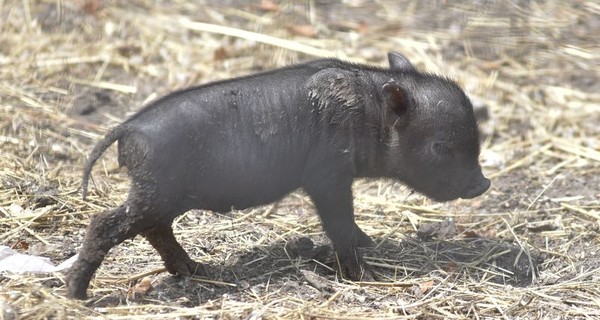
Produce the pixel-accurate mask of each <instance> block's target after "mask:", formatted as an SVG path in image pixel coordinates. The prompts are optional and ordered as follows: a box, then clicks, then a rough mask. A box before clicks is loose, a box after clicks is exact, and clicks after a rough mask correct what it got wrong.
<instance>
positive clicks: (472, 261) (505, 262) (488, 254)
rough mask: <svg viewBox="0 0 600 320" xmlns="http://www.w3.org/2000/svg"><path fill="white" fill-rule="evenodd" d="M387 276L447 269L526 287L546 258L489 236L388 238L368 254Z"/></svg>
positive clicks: (393, 276)
mask: <svg viewBox="0 0 600 320" xmlns="http://www.w3.org/2000/svg"><path fill="white" fill-rule="evenodd" d="M365 256H366V257H367V261H369V262H370V264H372V265H374V266H375V268H374V269H375V271H376V272H378V273H380V274H381V275H382V276H383V277H384V278H388V279H394V278H396V279H397V278H400V279H401V281H402V279H404V280H406V279H410V278H411V277H419V276H424V275H427V274H431V273H435V272H440V271H443V273H444V274H448V275H452V274H455V275H457V276H458V275H460V276H463V275H465V276H467V277H469V278H470V279H473V280H474V281H476V282H483V281H489V282H493V283H498V284H510V285H513V286H517V287H525V286H528V285H530V284H531V283H532V280H533V279H534V275H537V271H538V266H539V265H540V263H541V262H542V258H541V256H540V255H539V253H537V252H524V251H523V250H522V249H521V247H520V246H518V245H515V244H510V243H507V242H503V241H499V240H494V239H485V238H459V237H455V238H454V239H451V240H440V239H436V238H420V237H418V236H415V237H412V236H410V237H409V236H407V237H405V239H404V240H403V241H393V240H392V241H390V240H388V241H386V242H385V243H384V244H383V245H381V246H380V247H379V248H378V249H376V250H374V251H372V252H368V253H366V255H365Z"/></svg>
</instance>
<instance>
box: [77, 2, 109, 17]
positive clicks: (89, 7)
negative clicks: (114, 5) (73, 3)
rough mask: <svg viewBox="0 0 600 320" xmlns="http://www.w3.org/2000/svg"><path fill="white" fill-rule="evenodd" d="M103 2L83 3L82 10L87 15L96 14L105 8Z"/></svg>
mask: <svg viewBox="0 0 600 320" xmlns="http://www.w3.org/2000/svg"><path fill="white" fill-rule="evenodd" d="M102 2H103V1H102V0H87V1H85V2H84V3H83V6H82V9H83V11H85V13H87V14H95V13H96V12H98V11H100V10H101V9H102V7H104V4H103V3H102Z"/></svg>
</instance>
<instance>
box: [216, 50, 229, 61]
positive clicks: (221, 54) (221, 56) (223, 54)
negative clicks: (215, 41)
mask: <svg viewBox="0 0 600 320" xmlns="http://www.w3.org/2000/svg"><path fill="white" fill-rule="evenodd" d="M225 58H227V50H225V48H224V47H219V48H218V49H216V50H215V52H213V60H214V61H219V60H225Z"/></svg>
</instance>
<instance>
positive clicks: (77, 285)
mask: <svg viewBox="0 0 600 320" xmlns="http://www.w3.org/2000/svg"><path fill="white" fill-rule="evenodd" d="M142 218H143V217H142V215H140V214H139V213H138V212H137V210H136V208H135V207H133V206H131V207H129V206H127V205H125V204H124V205H121V206H120V207H118V208H115V209H112V210H107V211H104V212H102V213H100V214H97V215H94V216H92V218H91V221H90V224H89V226H88V228H87V231H86V234H85V239H84V241H83V245H82V247H81V249H80V250H79V258H78V259H77V261H76V262H75V263H74V264H73V266H72V267H71V269H70V270H69V273H68V275H67V289H68V293H67V296H68V297H70V298H75V299H86V298H87V294H86V290H87V288H88V285H89V283H90V280H91V279H92V276H93V275H94V272H96V269H98V267H99V266H100V264H101V263H102V260H104V257H105V256H106V254H107V253H108V251H109V250H110V249H111V248H112V247H114V246H116V245H118V244H119V243H121V242H123V241H124V240H126V239H129V238H133V237H135V236H136V235H137V234H138V233H140V232H141V231H142V230H144V228H145V227H146V226H145V225H144V223H143V219H142Z"/></svg>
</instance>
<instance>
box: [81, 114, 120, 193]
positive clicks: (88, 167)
mask: <svg viewBox="0 0 600 320" xmlns="http://www.w3.org/2000/svg"><path fill="white" fill-rule="evenodd" d="M124 129H125V128H124V126H123V125H119V126H117V127H115V128H114V129H112V130H111V131H110V132H109V133H107V134H106V136H105V137H104V138H103V139H102V140H100V142H98V143H97V144H96V146H95V147H94V149H93V150H92V153H91V154H90V157H89V158H88V160H87V162H86V163H85V167H84V169H83V181H82V182H81V189H82V190H83V191H82V196H83V200H85V198H86V196H87V187H88V182H89V180H90V174H91V172H92V167H93V166H94V163H96V160H98V158H100V156H101V155H102V153H104V151H105V150H106V149H107V148H108V147H110V145H111V144H113V143H114V142H115V141H117V140H119V138H121V136H122V135H123V132H124V131H125V130H124Z"/></svg>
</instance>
